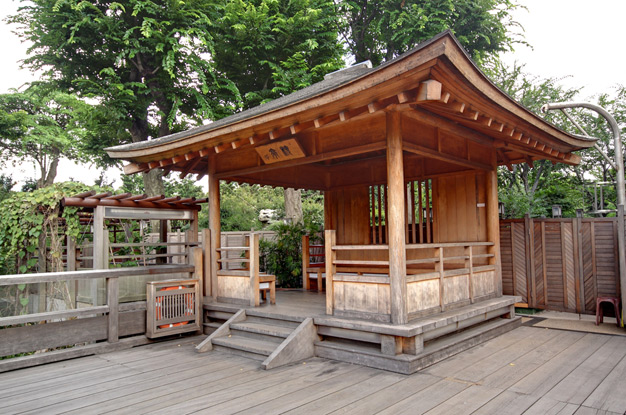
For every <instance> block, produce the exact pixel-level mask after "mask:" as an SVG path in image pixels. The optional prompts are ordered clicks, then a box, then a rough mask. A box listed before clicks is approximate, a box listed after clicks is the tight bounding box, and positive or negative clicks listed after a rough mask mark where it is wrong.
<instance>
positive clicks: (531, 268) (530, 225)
mask: <svg viewBox="0 0 626 415" xmlns="http://www.w3.org/2000/svg"><path fill="white" fill-rule="evenodd" d="M524 229H525V232H526V233H525V234H524V238H525V239H526V258H527V261H526V275H527V276H528V287H529V292H530V294H529V295H528V305H529V307H533V308H534V307H537V288H536V286H535V222H534V221H533V219H532V218H531V217H530V214H528V213H527V214H526V215H525V216H524Z"/></svg>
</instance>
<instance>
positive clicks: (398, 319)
mask: <svg viewBox="0 0 626 415" xmlns="http://www.w3.org/2000/svg"><path fill="white" fill-rule="evenodd" d="M400 117H401V114H400V113H399V112H396V111H391V112H388V113H387V192H388V193H387V203H386V206H388V207H387V209H386V210H387V213H388V216H387V217H386V225H387V235H388V239H387V240H388V243H389V286H390V289H391V322H392V323H393V324H406V323H408V321H409V320H408V312H407V305H406V242H405V239H404V238H405V235H404V233H405V227H406V224H405V221H404V216H405V214H404V212H405V211H406V209H405V207H404V205H405V198H404V158H403V155H402V124H401V121H402V120H401V118H400Z"/></svg>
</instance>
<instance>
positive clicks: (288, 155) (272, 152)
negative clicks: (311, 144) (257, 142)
mask: <svg viewBox="0 0 626 415" xmlns="http://www.w3.org/2000/svg"><path fill="white" fill-rule="evenodd" d="M256 151H257V153H259V156H261V159H263V162H264V163H265V164H272V163H278V162H281V161H286V160H292V159H298V158H302V157H304V156H305V154H304V152H303V151H302V148H300V145H299V144H298V142H297V141H296V139H295V138H290V139H289V140H285V141H279V142H277V143H271V144H267V145H264V146H259V147H257V148H256Z"/></svg>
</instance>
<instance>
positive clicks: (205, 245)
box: [202, 229, 212, 297]
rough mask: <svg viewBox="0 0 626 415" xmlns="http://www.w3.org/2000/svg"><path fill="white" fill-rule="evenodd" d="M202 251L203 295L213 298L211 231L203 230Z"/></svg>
mask: <svg viewBox="0 0 626 415" xmlns="http://www.w3.org/2000/svg"><path fill="white" fill-rule="evenodd" d="M202 250H203V252H204V288H203V293H202V295H203V296H204V297H211V292H212V289H211V283H212V281H211V257H212V255H211V231H210V230H208V229H202Z"/></svg>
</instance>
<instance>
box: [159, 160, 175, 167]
mask: <svg viewBox="0 0 626 415" xmlns="http://www.w3.org/2000/svg"><path fill="white" fill-rule="evenodd" d="M172 163H174V161H173V160H172V159H165V160H159V167H165V166H169V165H170V164H172Z"/></svg>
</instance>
